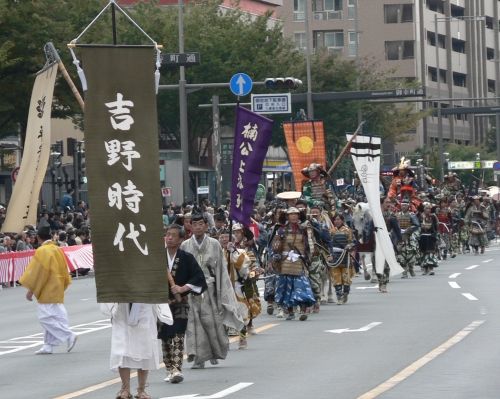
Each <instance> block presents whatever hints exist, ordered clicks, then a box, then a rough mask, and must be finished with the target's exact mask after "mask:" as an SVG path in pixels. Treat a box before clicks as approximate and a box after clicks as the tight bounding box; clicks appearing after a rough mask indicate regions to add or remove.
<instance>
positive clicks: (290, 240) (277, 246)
mask: <svg viewBox="0 0 500 399" xmlns="http://www.w3.org/2000/svg"><path fill="white" fill-rule="evenodd" d="M286 213H287V218H288V223H286V225H285V226H283V227H280V228H279V229H278V231H277V233H276V235H275V237H274V238H273V251H274V252H273V263H274V268H275V270H276V271H277V272H278V273H279V275H278V279H277V282H276V295H275V300H276V303H277V304H278V305H281V306H282V307H284V308H286V309H288V317H287V320H293V319H295V313H294V308H295V307H296V306H299V307H300V317H299V319H300V320H301V321H305V320H307V313H306V309H307V308H308V307H310V306H313V305H314V303H315V300H314V295H313V293H312V290H311V285H310V282H309V279H308V278H307V276H306V275H305V272H306V270H307V266H306V265H307V263H308V262H309V248H308V239H307V233H306V228H305V227H304V226H301V225H300V223H299V210H298V209H297V208H293V207H292V208H289V209H288V210H287V212H286Z"/></svg>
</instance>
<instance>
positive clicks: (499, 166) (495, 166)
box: [493, 162, 500, 170]
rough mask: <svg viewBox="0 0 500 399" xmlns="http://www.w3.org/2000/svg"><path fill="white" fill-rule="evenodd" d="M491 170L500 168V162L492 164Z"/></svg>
mask: <svg viewBox="0 0 500 399" xmlns="http://www.w3.org/2000/svg"><path fill="white" fill-rule="evenodd" d="M493 170H500V162H495V163H494V164H493Z"/></svg>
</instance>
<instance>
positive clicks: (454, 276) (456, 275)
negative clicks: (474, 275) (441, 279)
mask: <svg viewBox="0 0 500 399" xmlns="http://www.w3.org/2000/svg"><path fill="white" fill-rule="evenodd" d="M461 274H462V273H453V274H450V277H448V278H457V277H458V276H460V275H461Z"/></svg>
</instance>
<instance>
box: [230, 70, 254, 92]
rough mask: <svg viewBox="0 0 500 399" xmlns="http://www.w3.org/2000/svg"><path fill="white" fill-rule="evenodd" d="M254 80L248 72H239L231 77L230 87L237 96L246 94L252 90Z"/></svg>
mask: <svg viewBox="0 0 500 399" xmlns="http://www.w3.org/2000/svg"><path fill="white" fill-rule="evenodd" d="M252 86H253V81H252V78H251V77H250V76H248V75H247V74H246V73H237V74H234V75H233V76H232V77H231V80H230V81H229V88H230V89H231V92H232V93H233V94H234V95H235V96H246V95H247V94H248V93H250V92H251V91H252Z"/></svg>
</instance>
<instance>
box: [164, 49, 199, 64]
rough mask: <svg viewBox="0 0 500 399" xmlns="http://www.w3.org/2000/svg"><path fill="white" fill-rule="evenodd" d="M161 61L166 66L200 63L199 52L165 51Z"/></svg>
mask: <svg viewBox="0 0 500 399" xmlns="http://www.w3.org/2000/svg"><path fill="white" fill-rule="evenodd" d="M162 63H163V64H164V65H168V66H191V65H198V64H199V63H200V53H196V52H190V53H166V54H165V55H164V56H163V60H162Z"/></svg>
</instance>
